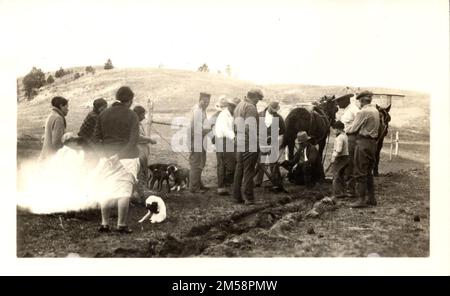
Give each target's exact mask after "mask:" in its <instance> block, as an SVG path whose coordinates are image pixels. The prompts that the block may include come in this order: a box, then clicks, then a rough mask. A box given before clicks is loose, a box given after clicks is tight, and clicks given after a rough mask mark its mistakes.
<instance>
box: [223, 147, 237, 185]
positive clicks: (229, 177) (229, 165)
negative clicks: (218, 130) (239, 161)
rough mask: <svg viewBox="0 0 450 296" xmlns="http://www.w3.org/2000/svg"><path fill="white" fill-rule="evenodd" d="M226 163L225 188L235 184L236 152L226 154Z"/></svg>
mask: <svg viewBox="0 0 450 296" xmlns="http://www.w3.org/2000/svg"><path fill="white" fill-rule="evenodd" d="M224 163H225V186H230V185H231V184H233V179H234V170H235V168H236V155H235V153H234V152H225V153H224Z"/></svg>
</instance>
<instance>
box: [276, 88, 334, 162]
mask: <svg viewBox="0 0 450 296" xmlns="http://www.w3.org/2000/svg"><path fill="white" fill-rule="evenodd" d="M312 106H313V107H312V110H308V109H311V108H307V107H295V108H294V109H292V110H291V111H290V112H289V114H288V115H287V117H286V120H285V124H286V132H285V134H284V136H283V140H282V143H281V145H280V149H283V148H285V147H286V146H287V147H288V148H289V160H292V159H293V158H294V147H295V138H296V137H297V133H298V132H299V131H306V132H307V133H308V135H309V136H310V137H311V139H310V140H309V142H310V143H311V144H313V145H317V144H318V145H319V155H320V156H321V158H322V159H323V150H324V149H325V144H326V140H327V137H328V135H329V134H330V127H331V126H333V125H334V123H335V121H336V112H337V111H338V107H337V103H336V100H335V96H334V95H333V96H324V97H322V98H321V99H320V101H319V102H314V103H313V105H312Z"/></svg>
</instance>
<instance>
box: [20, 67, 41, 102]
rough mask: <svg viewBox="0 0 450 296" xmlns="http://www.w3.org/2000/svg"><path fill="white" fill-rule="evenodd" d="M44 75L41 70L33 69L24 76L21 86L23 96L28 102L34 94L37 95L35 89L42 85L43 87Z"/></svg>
mask: <svg viewBox="0 0 450 296" xmlns="http://www.w3.org/2000/svg"><path fill="white" fill-rule="evenodd" d="M45 82H46V80H45V74H44V72H42V70H41V69H37V68H36V67H33V69H31V71H30V73H28V74H27V75H25V77H24V78H23V82H22V83H23V86H24V88H25V95H26V96H27V98H28V100H31V99H32V98H33V96H34V95H35V94H37V91H36V89H39V88H40V87H42V86H43V85H45Z"/></svg>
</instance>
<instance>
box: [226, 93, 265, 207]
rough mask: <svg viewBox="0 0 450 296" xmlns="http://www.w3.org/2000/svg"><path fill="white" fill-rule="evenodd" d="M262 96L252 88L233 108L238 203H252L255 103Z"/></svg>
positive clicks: (256, 150)
mask: <svg viewBox="0 0 450 296" xmlns="http://www.w3.org/2000/svg"><path fill="white" fill-rule="evenodd" d="M263 98H264V95H263V93H262V92H261V90H259V89H252V90H250V91H249V92H248V93H247V97H246V98H245V99H244V100H243V101H241V102H240V103H239V104H238V105H237V106H236V109H234V114H233V116H234V124H235V130H236V149H237V150H236V168H235V173H234V180H233V198H234V200H235V201H236V202H238V203H245V204H249V205H251V204H254V202H255V196H254V193H253V189H254V188H253V187H254V185H253V178H254V177H255V174H256V164H257V163H258V151H259V148H258V143H257V142H258V122H259V115H258V111H257V109H256V104H257V103H258V102H259V101H260V100H262V99H263Z"/></svg>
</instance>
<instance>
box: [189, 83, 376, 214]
mask: <svg viewBox="0 0 450 296" xmlns="http://www.w3.org/2000/svg"><path fill="white" fill-rule="evenodd" d="M263 97H264V96H263V94H262V92H261V91H260V90H258V89H253V90H250V91H249V92H248V93H247V96H246V97H245V98H244V100H242V101H240V100H239V99H238V98H234V99H226V98H222V99H221V100H220V101H219V104H218V105H219V107H222V108H223V109H222V111H220V112H219V113H218V114H216V115H215V116H212V117H213V120H212V121H214V120H215V121H214V124H215V125H214V129H213V131H214V132H213V135H214V140H213V141H214V143H215V147H216V151H217V152H216V157H217V178H218V193H219V194H228V191H227V189H226V188H227V187H228V186H231V192H232V195H233V198H234V200H235V201H236V202H238V203H245V204H253V203H254V192H253V191H254V187H255V186H258V185H260V184H261V182H262V179H263V174H264V172H263V169H262V165H261V164H260V163H258V160H259V159H260V155H261V154H260V152H261V151H260V146H259V142H258V140H259V137H258V134H259V133H260V131H261V129H262V128H267V129H268V132H267V134H266V135H270V134H271V131H270V129H271V127H272V126H271V123H272V122H273V119H274V118H277V120H278V122H279V124H278V125H277V127H278V131H277V135H283V134H284V132H285V124H284V120H283V118H282V117H281V116H280V115H279V114H278V113H277V112H278V110H279V109H280V107H279V103H278V102H272V103H271V104H269V105H268V107H267V108H266V109H264V110H263V111H262V112H260V113H258V111H257V108H256V106H257V104H258V102H259V101H260V100H262V99H263ZM372 97H373V93H371V92H369V91H364V92H361V93H360V94H358V95H357V97H356V101H357V102H358V103H357V104H358V105H359V106H357V105H356V104H349V106H348V107H347V108H346V109H345V110H344V114H343V116H342V117H341V120H340V121H339V122H337V123H336V124H335V126H334V127H335V129H336V131H337V135H336V136H337V137H336V140H335V145H334V151H333V153H332V164H333V195H334V196H336V197H343V196H353V197H354V196H356V197H357V198H358V199H357V201H356V202H355V203H353V204H352V205H351V206H352V207H356V208H359V207H367V206H375V205H377V200H376V198H375V188H374V178H373V173H372V170H373V167H374V163H375V154H376V149H377V141H378V133H379V126H380V115H379V112H378V110H377V109H376V107H375V106H374V105H372V104H371V102H372ZM210 98H211V95H210V94H207V93H201V94H200V99H199V104H198V105H196V106H195V107H194V110H193V114H192V117H191V121H190V129H189V131H190V133H189V139H190V148H191V150H190V158H189V162H190V167H191V170H190V186H189V190H190V192H192V193H196V192H200V193H204V192H205V190H207V189H208V188H207V187H206V186H204V184H203V182H202V181H201V174H202V170H203V168H204V167H205V163H206V145H204V141H205V139H206V138H207V135H208V133H209V132H211V130H212V129H211V120H210V121H209V122H208V118H207V116H206V108H207V107H208V106H209V102H210ZM260 117H263V118H264V120H262V121H260V120H259V119H260ZM249 118H252V119H254V122H255V123H256V125H257V128H256V129H252V128H251V126H249V125H245V128H239V127H237V126H236V125H237V123H239V122H241V123H242V122H243V121H244V122H247V120H248V119H249ZM261 122H264V124H265V127H261V126H260V125H261ZM198 139H200V140H198ZM239 139H240V140H241V141H239ZM242 139H243V141H242ZM309 139H310V137H309V136H308V134H307V133H306V132H304V131H301V132H299V133H298V135H297V139H296V144H297V145H298V148H299V149H298V151H297V152H298V153H297V154H296V156H295V157H294V161H293V162H294V163H295V164H297V163H298V164H304V165H303V167H302V169H301V170H299V172H300V173H301V174H303V175H304V180H305V184H306V185H310V184H314V182H310V181H311V180H308V179H309V178H315V175H317V176H322V177H323V167H322V170H318V169H316V168H315V167H316V166H317V167H318V166H321V163H320V159H321V157H320V156H319V155H318V153H316V154H317V155H314V154H311V153H310V152H311V151H312V152H314V151H316V149H314V147H313V145H310V144H309V143H308V140H309ZM252 143H258V144H256V148H255V146H253V147H252ZM268 144H269V145H270V144H271V143H270V141H269V143H268ZM308 145H309V146H312V147H309V148H310V149H307V148H308ZM307 151H308V153H306V152H307ZM314 159H315V160H317V161H313V160H314ZM316 162H317V164H316ZM307 170H309V171H308V172H307ZM316 170H317V171H318V172H316V173H315V171H316ZM293 171H295V167H294V169H293ZM320 172H322V174H320ZM317 176H316V177H317ZM345 189H347V192H344V190H345Z"/></svg>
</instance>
